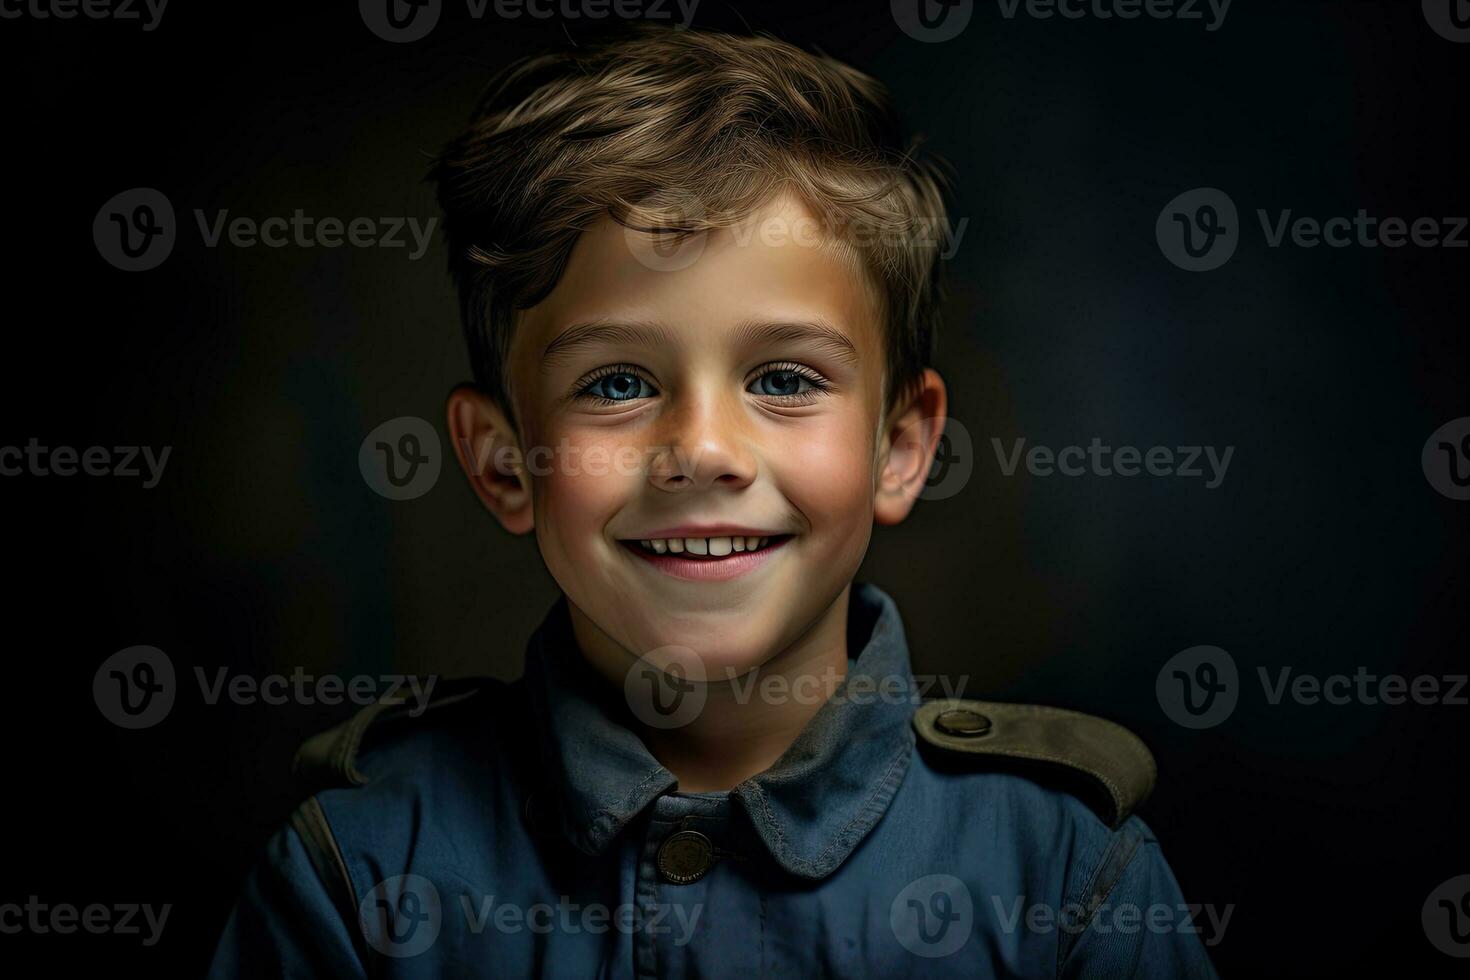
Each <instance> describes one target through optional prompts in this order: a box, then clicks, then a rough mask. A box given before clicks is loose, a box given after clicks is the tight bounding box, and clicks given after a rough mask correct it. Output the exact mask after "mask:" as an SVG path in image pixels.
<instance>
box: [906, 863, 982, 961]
mask: <svg viewBox="0 0 1470 980" xmlns="http://www.w3.org/2000/svg"><path fill="white" fill-rule="evenodd" d="M888 924H889V926H890V927H891V928H892V929H893V935H894V936H895V937H897V939H898V941H899V943H901V944H902V945H903V948H904V949H906V950H908V951H909V952H910V953H913V954H914V955H915V956H922V957H925V958H926V959H938V958H939V957H941V956H949V955H950V954H952V953H954V952H956V951H958V950H959V949H960V947H962V946H964V945H965V943H966V942H967V941H968V940H969V938H970V933H971V931H972V930H973V928H974V925H975V902H974V900H973V899H972V898H971V897H970V889H969V887H968V886H967V885H966V884H965V883H964V882H963V881H961V880H960V879H958V878H956V877H955V876H954V875H925V876H924V877H923V878H920V879H919V880H918V881H913V882H910V883H909V884H908V885H907V886H905V887H904V889H903V891H901V892H899V893H898V897H897V898H895V899H894V900H893V905H892V907H891V908H890V909H889V913H888Z"/></svg>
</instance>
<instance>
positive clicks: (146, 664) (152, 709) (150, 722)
mask: <svg viewBox="0 0 1470 980" xmlns="http://www.w3.org/2000/svg"><path fill="white" fill-rule="evenodd" d="M177 691H178V688H177V686H176V685H175V684H174V665H173V661H171V660H169V659H168V654H166V653H164V652H163V651H162V650H160V649H158V648H157V647H150V646H136V647H128V648H127V649H126V650H119V651H118V652H117V653H114V654H113V655H112V656H110V657H108V658H107V659H106V660H104V661H102V666H101V667H98V668H97V673H96V674H94V675H92V700H94V701H96V702H97V710H98V711H101V712H102V716H103V717H104V718H106V719H107V720H108V721H110V722H112V723H113V724H114V725H117V726H118V727H119V728H134V729H136V728H151V727H152V726H154V725H156V724H158V723H159V722H160V721H163V719H164V718H166V717H167V716H168V713H169V711H170V710H172V708H173V706H174V695H175V694H176V693H177Z"/></svg>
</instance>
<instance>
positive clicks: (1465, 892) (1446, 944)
mask: <svg viewBox="0 0 1470 980" xmlns="http://www.w3.org/2000/svg"><path fill="white" fill-rule="evenodd" d="M1419 919H1420V922H1421V923H1422V924H1423V926H1424V935H1425V936H1426V937H1428V939H1429V941H1430V942H1431V943H1433V944H1434V948H1435V949H1437V950H1439V951H1440V952H1441V953H1444V954H1445V955H1446V956H1455V957H1460V958H1464V957H1467V956H1470V875H1457V876H1455V877H1454V878H1451V879H1450V880H1449V881H1446V882H1444V883H1443V884H1441V885H1440V886H1439V887H1438V888H1436V889H1435V890H1434V891H1432V892H1430V893H1429V897H1428V898H1426V899H1425V900H1424V908H1423V909H1422V910H1421V911H1420V913H1419Z"/></svg>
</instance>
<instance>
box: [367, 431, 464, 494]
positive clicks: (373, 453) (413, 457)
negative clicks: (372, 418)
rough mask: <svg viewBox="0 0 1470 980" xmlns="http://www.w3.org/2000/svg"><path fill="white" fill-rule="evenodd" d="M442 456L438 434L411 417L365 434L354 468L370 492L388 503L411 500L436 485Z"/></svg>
mask: <svg viewBox="0 0 1470 980" xmlns="http://www.w3.org/2000/svg"><path fill="white" fill-rule="evenodd" d="M442 464H443V454H442V453H441V452H440V451H439V433H438V431H436V430H435V428H434V426H433V425H432V424H431V423H429V422H428V421H426V420H424V419H421V418H419V417H418V416H415V415H403V416H399V417H398V418H396V419H389V420H388V421H386V422H384V423H383V424H382V425H380V426H378V427H377V428H376V429H374V430H373V431H371V432H369V433H368V434H367V438H366V439H364V440H363V441H362V446H361V448H359V449H358V451H357V466H358V469H360V470H362V478H363V479H364V480H365V481H367V485H368V486H369V487H371V488H372V490H373V492H374V493H376V494H379V495H380V496H383V497H387V498H388V499H389V500H412V499H413V498H415V497H421V496H423V495H424V494H426V493H428V492H429V491H430V490H432V489H433V487H434V484H435V483H437V482H438V481H439V467H440V466H441V465H442Z"/></svg>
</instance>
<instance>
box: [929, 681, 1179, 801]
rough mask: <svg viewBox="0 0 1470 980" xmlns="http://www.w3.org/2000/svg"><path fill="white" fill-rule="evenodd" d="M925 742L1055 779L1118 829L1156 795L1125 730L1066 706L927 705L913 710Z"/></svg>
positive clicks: (1147, 761) (1141, 750)
mask: <svg viewBox="0 0 1470 980" xmlns="http://www.w3.org/2000/svg"><path fill="white" fill-rule="evenodd" d="M914 730H915V731H916V732H918V735H919V738H920V739H922V740H923V741H924V742H925V743H927V744H929V745H932V746H934V747H935V748H938V749H942V750H944V751H946V752H950V753H956V754H958V755H960V756H968V757H982V756H983V757H987V761H988V762H990V763H992V764H995V765H996V766H997V767H999V768H1005V769H1011V770H1015V771H1020V772H1022V773H1025V772H1028V771H1030V772H1033V773H1038V774H1042V773H1044V774H1045V775H1048V776H1051V777H1053V778H1055V779H1056V780H1057V781H1059V782H1061V783H1062V784H1063V785H1064V786H1065V788H1066V789H1068V790H1069V791H1071V792H1073V793H1075V794H1076V795H1077V796H1079V797H1082V798H1083V800H1084V801H1085V802H1087V803H1089V804H1091V805H1092V806H1093V808H1094V809H1095V810H1097V811H1098V814H1099V816H1101V817H1102V818H1103V820H1104V822H1105V823H1107V825H1108V826H1109V827H1111V828H1113V829H1115V830H1116V829H1117V828H1118V827H1119V826H1120V825H1121V824H1122V823H1123V821H1125V820H1127V819H1128V816H1129V815H1130V814H1131V813H1132V812H1133V811H1134V810H1136V809H1137V808H1138V807H1139V806H1141V805H1142V804H1143V802H1144V800H1146V799H1148V795H1149V793H1150V792H1152V791H1153V788H1154V780H1155V779H1156V778H1157V775H1158V770H1157V768H1156V767H1155V766H1154V758H1153V756H1152V755H1151V754H1150V753H1149V751H1148V748H1147V747H1145V746H1144V744H1143V742H1142V741H1140V740H1139V738H1138V736H1136V735H1134V734H1133V733H1132V732H1130V731H1129V730H1128V729H1126V728H1124V727H1123V726H1121V725H1117V724H1114V723H1113V722H1111V721H1106V720H1104V719H1102V718H1094V717H1093V716H1092V715H1084V714H1082V713H1080V712H1076V711H1067V710H1065V709H1063V708H1047V707H1042V706H1041V705H1034V704H1002V703H999V702H996V701H968V700H945V701H930V702H928V703H926V704H924V705H923V706H922V707H920V708H919V709H918V710H917V711H916V712H914Z"/></svg>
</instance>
